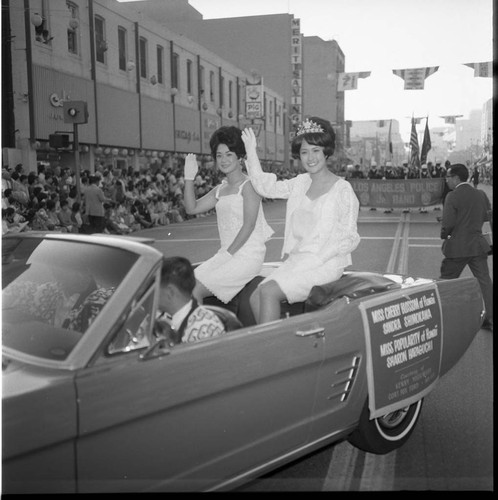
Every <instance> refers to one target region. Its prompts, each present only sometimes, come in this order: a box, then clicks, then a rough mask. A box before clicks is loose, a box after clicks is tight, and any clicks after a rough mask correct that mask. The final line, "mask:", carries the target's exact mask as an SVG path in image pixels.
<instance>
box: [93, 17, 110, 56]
mask: <svg viewBox="0 0 498 500" xmlns="http://www.w3.org/2000/svg"><path fill="white" fill-rule="evenodd" d="M106 51H107V41H106V39H105V22H104V19H103V18H102V17H100V16H95V57H96V59H97V61H98V62H100V63H105V53H106Z"/></svg>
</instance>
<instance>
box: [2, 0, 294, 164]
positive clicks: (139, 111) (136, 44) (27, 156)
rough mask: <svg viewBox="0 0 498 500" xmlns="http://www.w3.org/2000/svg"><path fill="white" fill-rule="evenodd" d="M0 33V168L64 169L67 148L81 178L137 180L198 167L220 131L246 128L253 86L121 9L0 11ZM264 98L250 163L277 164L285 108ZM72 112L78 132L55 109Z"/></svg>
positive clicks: (19, 6)
mask: <svg viewBox="0 0 498 500" xmlns="http://www.w3.org/2000/svg"><path fill="white" fill-rule="evenodd" d="M168 3H169V2H168ZM185 3H186V2H179V5H184V4H185ZM187 5H188V4H187ZM5 7H7V8H5ZM6 16H7V19H8V23H7V22H5V18H6ZM2 23H3V28H4V29H5V26H7V28H8V31H7V33H6V32H5V31H4V30H3V32H2V35H3V37H4V40H6V41H7V43H4V50H3V54H2V56H3V58H4V75H3V85H2V93H3V97H4V98H3V102H4V103H6V104H7V109H5V104H4V107H3V110H2V112H3V122H4V123H3V127H2V142H3V144H2V147H3V161H4V163H13V162H15V163H18V162H21V163H23V164H24V165H25V168H26V169H28V170H35V169H36V165H37V163H38V162H40V161H46V162H49V163H56V164H59V165H61V166H66V165H67V166H71V167H73V166H74V162H75V161H77V160H76V156H77V155H75V154H74V152H73V146H74V145H75V143H76V140H75V138H76V136H77V139H78V140H77V144H78V152H79V153H80V154H79V158H80V162H81V168H82V169H86V168H87V169H90V170H92V168H93V165H94V164H95V162H99V161H100V162H105V163H109V162H112V163H113V164H114V165H117V166H130V165H131V166H133V167H134V168H139V167H140V165H143V164H146V163H151V162H165V161H170V162H175V161H177V160H178V159H180V158H183V157H184V156H185V154H187V153H196V154H198V155H200V159H201V161H202V160H203V159H205V160H206V161H207V159H208V158H209V159H210V149H209V139H210V137H211V134H212V133H213V132H214V131H215V130H216V129H217V128H218V127H219V126H221V125H235V126H239V127H240V126H244V125H245V124H246V121H245V108H246V84H247V81H248V79H250V78H251V74H250V73H249V72H247V71H245V70H243V69H241V68H240V67H239V66H237V65H236V64H233V63H231V62H229V61H227V60H226V59H224V58H222V57H221V56H220V55H218V54H216V53H214V52H212V51H211V50H209V49H208V48H206V47H204V46H202V45H199V44H198V43H196V42H195V41H192V40H190V39H188V38H186V37H185V36H182V35H181V34H178V33H175V32H173V31H171V30H169V29H167V28H166V27H165V26H163V25H162V24H161V23H160V22H158V21H157V20H156V19H155V18H152V17H149V16H148V15H143V14H142V13H140V12H137V10H136V9H134V8H131V7H129V6H128V5H127V4H126V3H120V2H117V1H115V0H70V1H69V0H50V1H48V0H23V1H16V2H12V1H11V2H4V10H3V15H2ZM6 57H7V59H8V61H7V63H6V62H5V58H6ZM9 65H10V68H9ZM6 67H7V68H8V71H5V68H6ZM5 73H7V74H5ZM265 96H266V100H267V102H271V103H272V104H271V106H272V110H273V113H272V114H271V119H270V115H269V117H268V120H267V122H266V123H265V126H264V127H262V129H261V132H260V134H259V154H260V156H261V158H262V160H263V161H264V162H268V163H270V164H273V163H276V164H281V163H282V162H283V161H284V149H285V148H284V143H285V141H284V127H283V109H284V103H285V100H284V97H283V96H282V95H280V94H279V93H277V92H276V91H274V90H272V89H271V88H270V87H269V86H268V85H265ZM75 101H83V102H84V103H85V104H86V106H87V109H88V119H87V121H86V122H85V123H79V124H77V125H76V126H75V125H74V124H72V123H70V122H67V121H66V117H65V115H64V103H67V102H69V103H70V102H75ZM277 115H279V118H278V119H277ZM75 132H76V133H75ZM54 135H69V136H70V142H71V143H72V146H70V147H68V148H54V147H51V146H50V137H51V136H54Z"/></svg>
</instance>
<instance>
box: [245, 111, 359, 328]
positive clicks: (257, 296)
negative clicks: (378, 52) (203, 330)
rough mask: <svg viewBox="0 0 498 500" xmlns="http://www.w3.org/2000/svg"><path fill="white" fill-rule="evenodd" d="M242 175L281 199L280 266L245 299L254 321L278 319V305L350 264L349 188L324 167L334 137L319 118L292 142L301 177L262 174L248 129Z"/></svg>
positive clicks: (353, 208) (354, 208)
mask: <svg viewBox="0 0 498 500" xmlns="http://www.w3.org/2000/svg"><path fill="white" fill-rule="evenodd" d="M242 139H243V141H244V144H245V149H246V153H247V161H246V166H247V171H248V174H249V177H250V179H251V182H252V184H253V186H254V189H256V191H257V192H258V193H259V194H260V195H261V196H263V197H266V198H283V199H287V208H286V215H285V232H284V243H283V247H282V259H283V263H282V265H281V266H280V267H279V268H277V269H276V270H275V271H273V272H272V273H271V274H270V275H269V276H267V277H266V278H265V279H264V280H263V281H262V282H261V283H260V284H259V285H258V287H257V288H256V290H255V291H254V292H253V294H252V295H251V298H250V303H251V308H252V310H253V313H254V317H255V318H256V321H257V322H258V323H265V322H267V321H273V320H276V319H278V318H280V302H281V301H282V300H284V299H286V300H287V301H288V302H289V304H292V303H294V302H301V301H304V300H306V299H307V297H308V295H309V293H310V291H311V288H312V287H313V286H315V285H323V284H325V283H329V282H331V281H335V280H338V279H339V278H340V277H341V275H342V274H343V271H344V268H346V267H347V266H349V265H351V263H352V261H351V252H352V251H353V250H354V249H355V248H356V247H357V246H358V244H359V242H360V237H359V235H358V232H357V227H356V222H357V219H358V212H359V202H358V199H357V197H356V195H355V193H354V191H353V189H352V187H351V184H350V183H349V182H347V181H346V180H344V179H343V178H341V177H339V176H337V175H335V174H334V173H332V172H331V171H330V170H329V169H328V168H327V158H328V157H329V156H331V155H332V154H333V153H334V148H335V133H334V130H333V128H332V125H331V124H330V122H328V121H327V120H324V119H322V118H317V117H312V118H309V119H307V120H305V121H304V122H303V123H302V124H301V125H300V127H299V128H298V130H297V132H296V136H295V137H294V139H293V140H292V145H291V152H292V157H293V158H296V159H298V158H299V159H300V160H301V164H302V166H303V168H304V170H306V173H303V174H299V175H297V176H296V177H294V178H292V179H287V180H282V181H278V180H277V177H276V175H275V174H272V173H265V172H263V170H262V168H261V165H260V162H259V159H258V156H257V152H256V146H257V141H256V137H255V135H254V132H253V131H252V129H249V128H248V129H245V130H244V131H243V132H242Z"/></svg>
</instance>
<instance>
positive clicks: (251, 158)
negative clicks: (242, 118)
mask: <svg viewBox="0 0 498 500" xmlns="http://www.w3.org/2000/svg"><path fill="white" fill-rule="evenodd" d="M242 141H243V142H244V146H245V148H246V154H247V161H246V168H247V173H248V174H249V177H250V176H251V175H253V176H255V175H258V174H259V173H261V172H262V171H263V169H262V168H261V163H260V162H259V158H258V152H257V150H256V148H257V147H258V140H257V139H256V135H255V134H254V130H253V129H252V128H245V129H244V130H243V131H242Z"/></svg>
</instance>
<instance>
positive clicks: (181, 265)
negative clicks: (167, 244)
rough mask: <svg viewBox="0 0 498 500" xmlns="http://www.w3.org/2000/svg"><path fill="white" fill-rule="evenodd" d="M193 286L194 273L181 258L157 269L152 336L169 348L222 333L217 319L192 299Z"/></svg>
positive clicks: (188, 264)
mask: <svg viewBox="0 0 498 500" xmlns="http://www.w3.org/2000/svg"><path fill="white" fill-rule="evenodd" d="M195 284H196V280H195V275H194V269H193V268H192V264H191V263H190V261H189V260H188V259H186V258H184V257H165V258H164V259H163V266H162V269H161V285H160V293H159V310H160V311H161V315H160V316H159V318H158V319H157V320H156V334H159V335H163V336H165V337H167V339H168V341H169V342H170V344H179V343H180V342H195V341H197V340H203V339H207V338H210V337H217V336H219V335H223V334H224V333H226V330H225V327H224V325H223V322H222V321H221V319H220V318H219V317H218V316H217V315H216V313H214V312H213V311H210V310H209V309H207V308H206V307H204V306H202V305H199V304H198V303H197V301H196V300H195V298H194V297H193V295H192V292H193V290H194V287H195Z"/></svg>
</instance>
